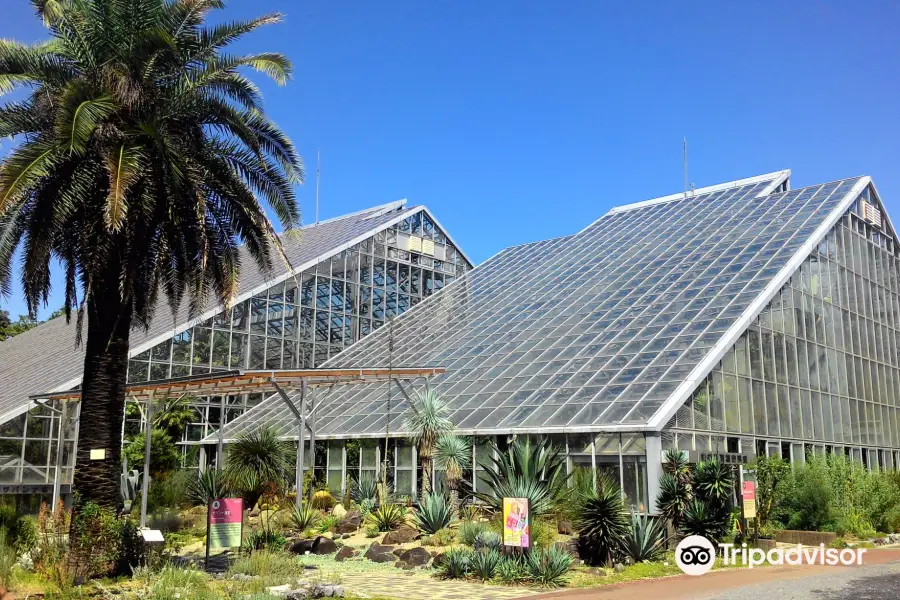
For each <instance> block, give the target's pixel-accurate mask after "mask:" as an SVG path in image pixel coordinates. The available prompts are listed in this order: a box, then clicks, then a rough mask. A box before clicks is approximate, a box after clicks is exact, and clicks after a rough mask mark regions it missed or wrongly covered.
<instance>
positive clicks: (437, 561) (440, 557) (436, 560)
mask: <svg viewBox="0 0 900 600" xmlns="http://www.w3.org/2000/svg"><path fill="white" fill-rule="evenodd" d="M443 563H444V553H443V552H438V553H437V554H435V555H434V557H433V558H432V559H431V566H432V567H433V568H435V569H438V568H440V566H441V565H442V564H443Z"/></svg>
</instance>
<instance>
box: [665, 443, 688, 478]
mask: <svg viewBox="0 0 900 600" xmlns="http://www.w3.org/2000/svg"><path fill="white" fill-rule="evenodd" d="M662 467H663V473H667V474H669V475H671V476H672V477H674V478H675V479H676V480H678V482H679V483H685V484H689V483H690V481H691V464H690V463H689V462H688V457H687V454H685V453H684V451H683V450H679V449H678V448H667V449H666V452H665V454H664V455H663V464H662Z"/></svg>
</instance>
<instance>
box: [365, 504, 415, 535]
mask: <svg viewBox="0 0 900 600" xmlns="http://www.w3.org/2000/svg"><path fill="white" fill-rule="evenodd" d="M369 520H370V521H371V523H372V525H374V526H375V528H376V529H378V531H391V530H393V529H397V528H398V527H400V526H401V525H403V524H404V523H406V508H405V507H403V506H400V505H399V504H382V505H381V506H379V507H378V508H376V509H375V510H373V511H372V512H371V513H369Z"/></svg>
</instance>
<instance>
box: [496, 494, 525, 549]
mask: <svg viewBox="0 0 900 600" xmlns="http://www.w3.org/2000/svg"><path fill="white" fill-rule="evenodd" d="M529 517H530V515H529V514H528V498H504V499H503V545H504V546H513V547H516V548H529V547H531V528H530V527H529Z"/></svg>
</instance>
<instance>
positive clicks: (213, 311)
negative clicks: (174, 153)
mask: <svg viewBox="0 0 900 600" xmlns="http://www.w3.org/2000/svg"><path fill="white" fill-rule="evenodd" d="M282 242H283V245H284V247H285V251H286V254H287V258H288V260H289V263H290V266H288V265H284V266H283V267H280V268H279V265H280V264H282V263H276V266H275V272H269V273H261V272H259V271H258V270H257V269H256V265H255V262H254V261H252V260H250V259H247V260H244V261H243V265H244V267H243V269H242V273H241V282H240V291H239V294H238V296H237V298H236V303H235V305H234V307H233V308H231V309H229V310H227V311H223V310H222V308H221V307H220V306H210V307H208V310H205V311H204V312H202V313H201V314H200V315H197V316H196V317H194V318H191V317H190V316H189V314H188V311H187V308H186V306H185V307H183V309H182V310H180V311H179V312H178V313H177V314H176V315H175V316H174V317H173V315H172V312H171V310H170V309H169V307H168V305H166V304H165V301H164V300H161V301H160V306H159V307H158V308H157V310H156V316H155V318H154V320H153V322H152V324H151V326H150V329H149V330H148V331H144V330H135V331H133V332H132V335H131V350H130V352H129V358H130V360H129V365H128V381H129V384H132V385H134V384H137V383H140V382H148V381H152V382H159V381H163V380H169V379H176V380H177V379H179V378H184V377H187V376H200V375H202V374H208V375H214V374H217V373H224V372H234V371H235V370H248V371H253V370H261V369H262V370H290V369H310V368H314V367H318V366H320V365H322V364H323V363H325V362H326V361H328V360H329V359H331V358H334V357H336V355H337V354H338V353H340V352H342V351H343V350H344V348H346V347H348V346H350V345H352V344H353V343H355V342H357V341H358V340H360V339H361V338H364V337H365V336H367V335H369V334H370V333H371V332H373V331H375V330H377V329H378V328H379V327H381V326H383V325H384V324H385V323H386V322H388V320H389V319H391V318H392V317H394V316H398V315H400V314H402V313H404V312H405V311H407V310H408V309H410V308H411V307H414V306H416V305H417V304H419V303H420V302H422V301H423V300H425V299H427V298H428V297H429V296H431V295H432V294H434V293H436V292H438V291H440V290H441V289H442V288H443V287H444V286H446V285H448V284H450V283H451V282H453V281H454V280H455V279H457V278H458V277H459V276H461V275H463V274H464V273H465V272H467V271H468V270H470V269H471V268H472V265H471V263H470V261H469V259H468V258H467V257H466V255H465V254H464V253H463V252H462V250H460V249H459V247H458V246H457V245H456V243H455V242H454V241H453V239H452V238H451V237H450V234H449V233H448V232H447V231H446V229H444V228H443V227H442V226H441V225H440V224H439V223H438V221H437V219H436V218H435V217H434V216H433V215H432V214H431V213H430V212H429V211H428V209H427V208H425V207H424V206H414V207H410V206H407V203H406V201H405V200H403V201H398V202H393V203H390V204H385V205H381V206H376V207H374V208H370V209H368V210H364V211H361V212H358V213H354V214H350V215H345V216H342V217H338V218H335V219H330V220H326V221H321V222H319V223H316V224H314V225H309V226H306V227H303V228H301V229H300V230H299V231H298V232H296V234H291V235H286V236H284V237H283V239H282ZM83 362H84V352H83V349H82V348H79V347H76V345H75V325H74V323H73V324H68V325H67V324H66V322H65V318H64V317H60V318H56V319H52V320H50V321H48V322H46V323H43V324H41V325H40V326H38V327H37V328H35V329H32V330H30V331H27V332H25V333H22V334H20V335H18V336H16V337H13V338H11V339H9V340H6V341H3V342H0V495H4V494H10V495H13V494H14V495H17V498H16V500H17V503H18V504H19V505H20V506H22V507H23V509H24V510H32V511H33V510H34V509H35V505H36V504H37V505H38V506H39V504H38V503H39V502H40V500H41V499H47V498H49V495H50V493H51V490H52V488H53V485H54V482H55V481H56V478H57V471H58V470H57V467H56V466H57V464H60V465H61V467H60V469H59V472H60V473H59V477H60V479H61V482H62V484H63V489H62V492H63V493H66V492H67V491H68V488H69V483H70V482H71V480H72V466H73V462H74V457H75V453H74V445H75V443H76V440H77V435H78V418H77V403H76V402H74V401H73V406H71V407H68V406H67V407H65V408H66V409H68V410H67V411H64V410H63V407H62V406H61V405H60V404H61V403H60V402H59V401H45V396H46V398H51V397H53V395H54V393H61V392H65V391H68V390H72V389H74V388H77V386H78V385H79V383H80V376H81V370H82V367H83ZM76 396H77V394H76ZM223 400H224V406H225V410H224V413H223V412H222V406H223ZM262 400H263V397H262V395H260V394H258V393H240V394H234V395H229V396H227V397H225V398H222V397H215V396H209V397H207V396H203V397H189V398H188V402H187V407H188V408H189V409H190V412H191V413H192V417H191V423H190V424H188V425H187V426H186V428H185V430H184V433H183V437H182V439H181V440H179V442H180V443H181V445H182V448H183V452H184V456H183V459H184V462H185V466H187V467H199V468H205V467H206V466H208V465H209V464H212V463H214V461H215V457H216V453H215V452H208V450H209V448H208V447H207V446H204V445H202V444H200V441H201V440H202V439H203V438H205V437H206V436H208V435H210V434H213V433H214V432H215V431H217V429H218V428H219V427H220V426H221V425H222V424H227V423H229V422H231V421H233V420H235V419H237V418H238V417H239V416H240V415H241V414H242V413H243V412H245V411H246V410H247V409H248V408H250V407H252V406H254V405H255V404H257V403H259V402H260V401H262ZM135 409H136V406H135V404H134V403H129V404H128V408H127V410H126V417H127V418H126V421H125V428H124V429H125V430H124V431H123V436H125V437H128V436H129V435H131V434H134V433H136V432H138V431H139V430H140V429H141V427H142V426H143V424H142V421H141V420H142V415H143V414H144V413H143V412H142V411H140V410H135ZM64 413H67V415H68V416H67V415H66V414H64ZM63 433H65V435H62V434H63ZM60 438H64V439H65V440H66V441H65V443H64V444H63V445H62V447H60V446H59V445H58V443H57V440H59V439H60ZM320 454H321V453H320ZM8 500H9V499H8Z"/></svg>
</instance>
